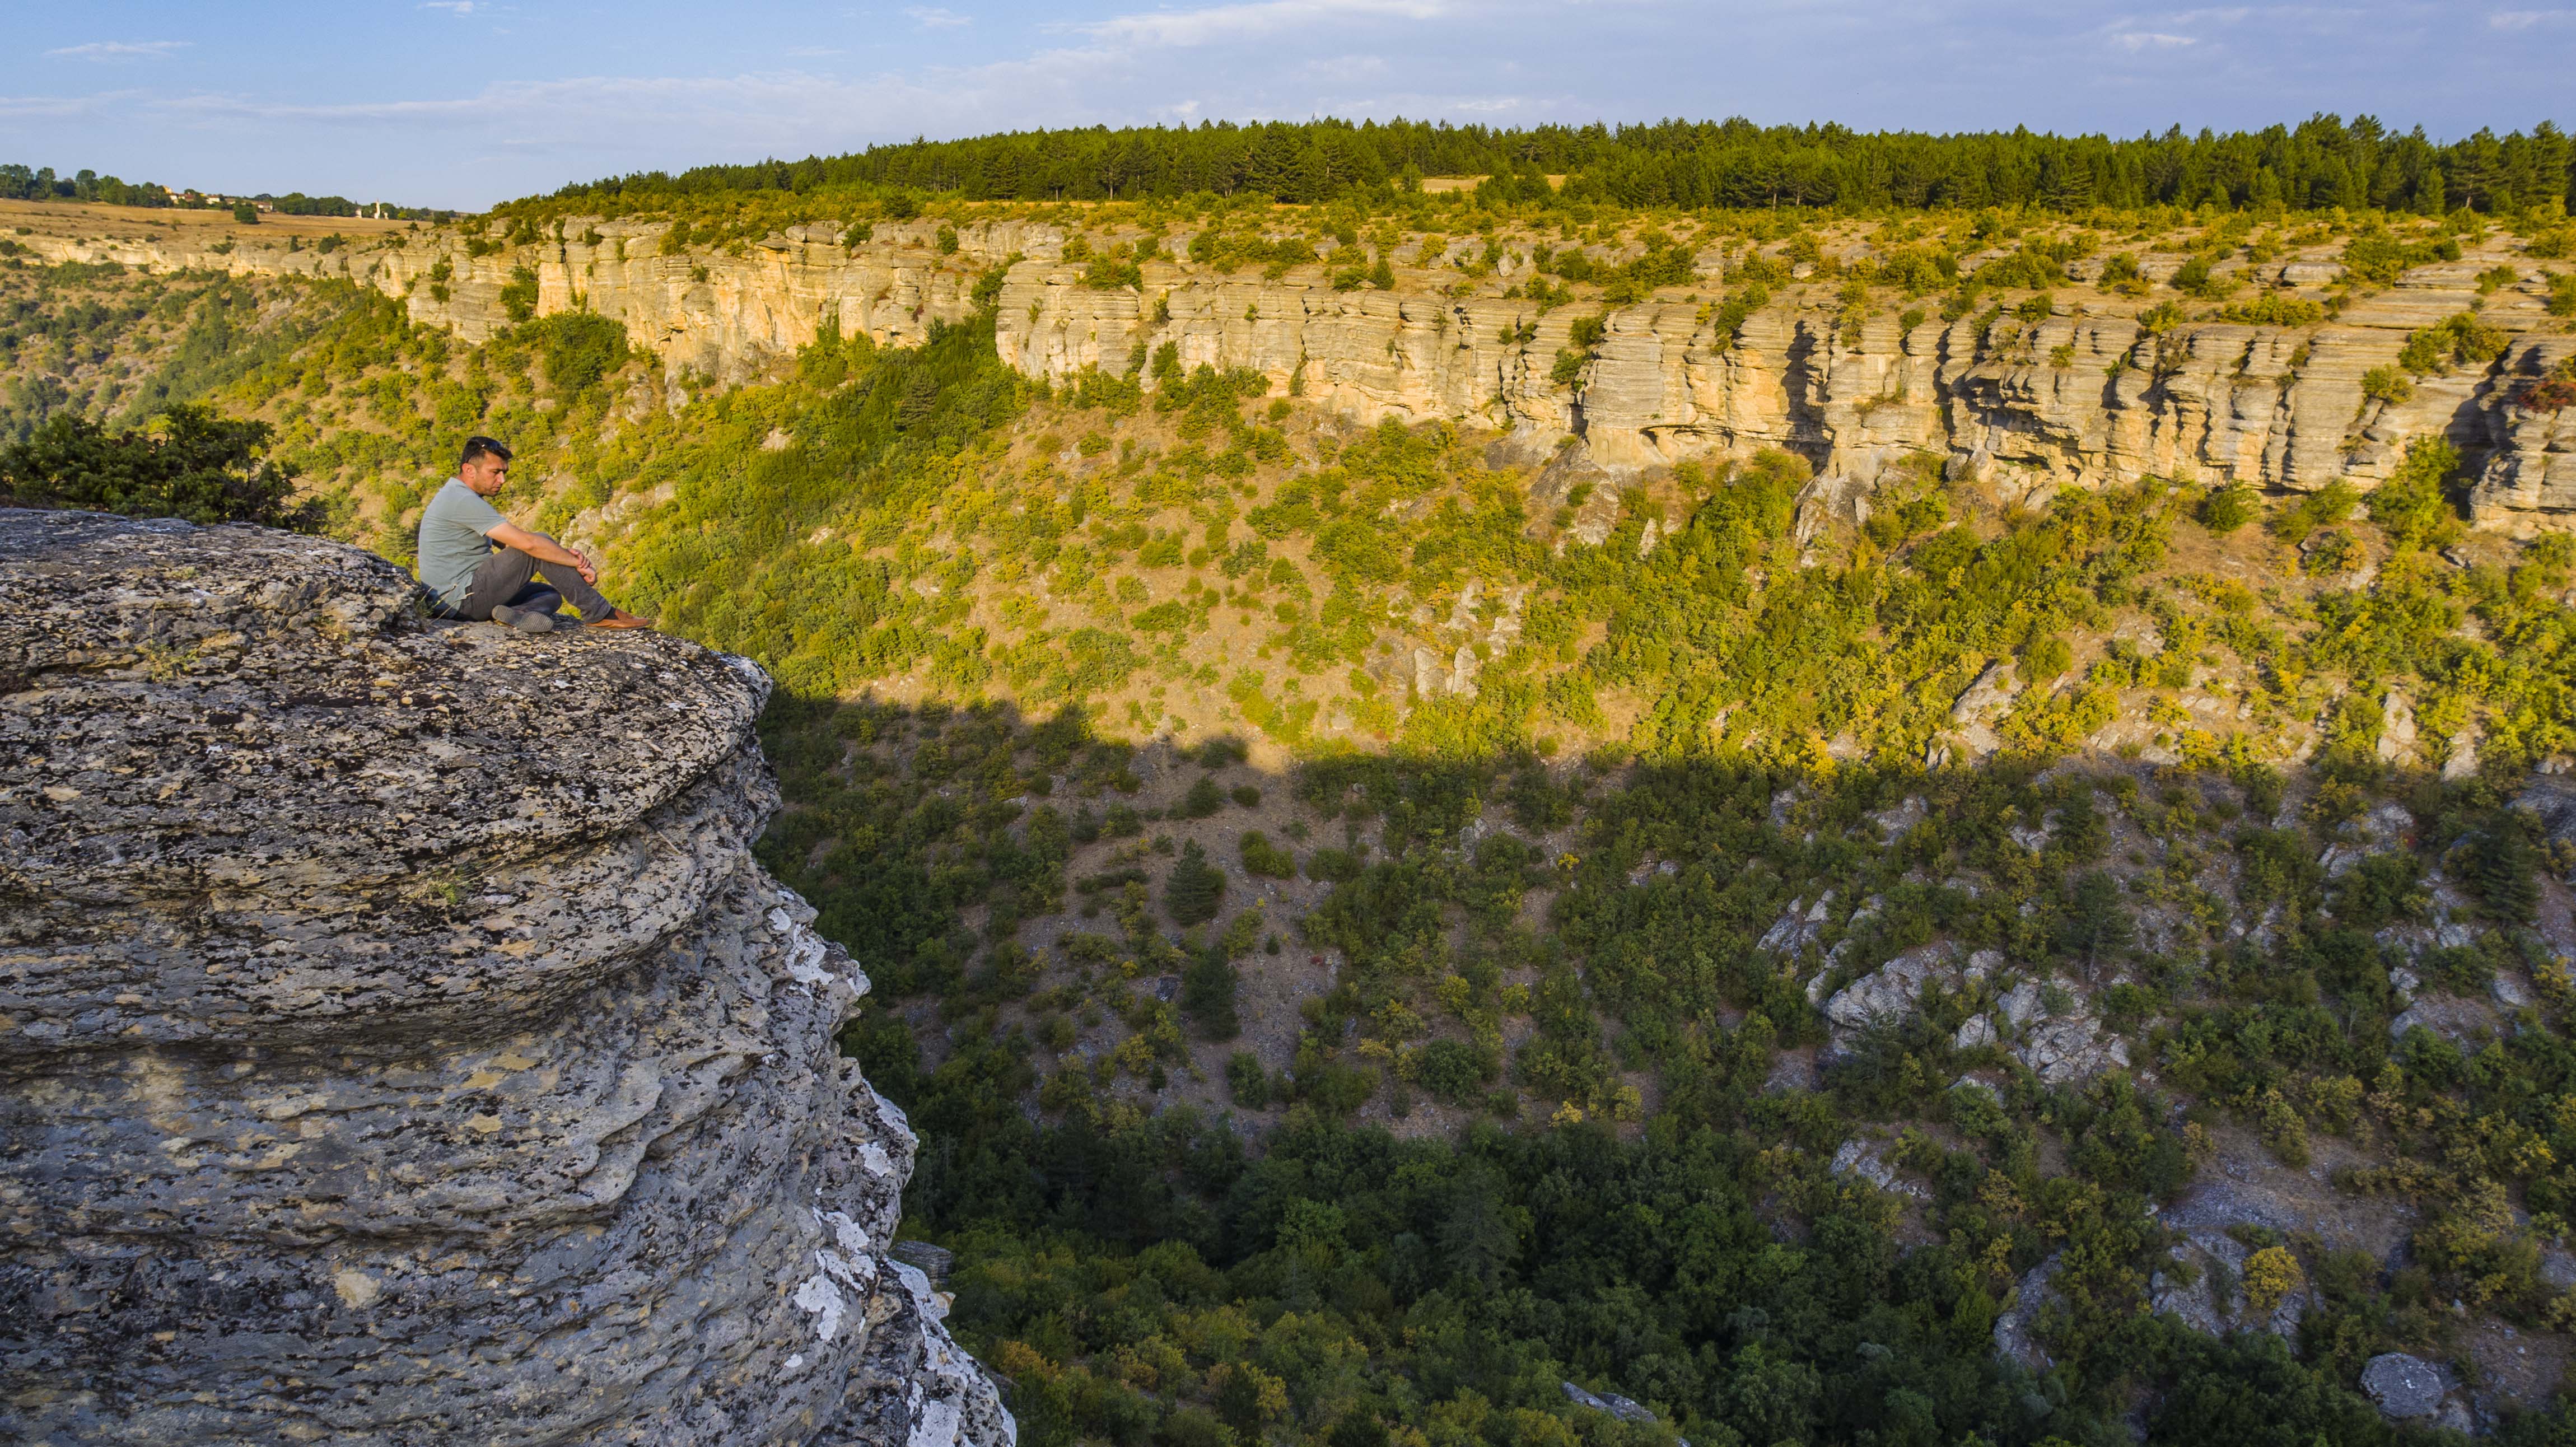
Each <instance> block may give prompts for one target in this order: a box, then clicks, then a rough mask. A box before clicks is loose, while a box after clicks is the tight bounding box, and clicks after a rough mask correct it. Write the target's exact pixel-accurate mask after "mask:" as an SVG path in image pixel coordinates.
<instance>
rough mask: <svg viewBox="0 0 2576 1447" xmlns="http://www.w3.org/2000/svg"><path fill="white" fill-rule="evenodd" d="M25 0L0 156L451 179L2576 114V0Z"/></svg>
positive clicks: (483, 200)
mask: <svg viewBox="0 0 2576 1447" xmlns="http://www.w3.org/2000/svg"><path fill="white" fill-rule="evenodd" d="M2568 5H2569V7H2576V0H2568ZM16 8H17V10H18V13H19V18H18V19H17V20H15V21H13V22H11V30H12V33H13V35H15V36H16V37H17V42H18V43H17V45H16V46H15V47H13V49H15V51H16V55H15V63H14V64H13V65H11V66H10V68H9V76H8V78H7V80H6V81H0V161H20V162H23V163H25V164H28V165H39V166H42V165H50V166H54V167H56V168H58V169H61V170H64V171H66V172H68V171H71V170H76V169H78V168H80V167H84V166H87V167H92V168H95V169H97V170H99V171H102V172H107V173H110V174H114V175H117V176H121V177H123V178H124V179H126V180H128V181H139V180H154V181H161V182H165V183H168V184H173V185H183V186H185V185H193V186H199V187H205V188H209V189H217V190H230V191H261V190H266V191H276V192H284V191H288V190H303V191H307V192H312V193H315V194H329V193H338V194H342V195H347V196H350V197H352V198H355V199H360V200H369V199H377V198H382V199H387V200H393V201H400V202H406V203H409V204H414V205H436V206H457V207H480V206H483V205H488V204H489V203H491V202H494V201H498V200H503V199H506V198H508V197H511V196H518V195H524V194H527V193H529V192H532V191H541V190H547V189H551V188H552V187H554V186H557V185H560V184H563V183H564V182H567V181H574V180H587V179H592V178H595V177H598V176H603V175H611V174H616V173H620V172H624V171H630V170H639V169H647V168H655V167H660V168H668V169H677V168H680V167H684V166H688V165H693V164H697V163H701V162H707V161H744V160H756V159H758V158H760V157H762V156H764V155H783V156H802V155H806V154H809V153H815V152H820V153H825V154H829V153H832V152H837V151H845V150H854V149H857V148H860V147H863V146H866V145H868V144H870V143H871V142H876V141H884V140H901V139H906V138H909V137H911V136H914V135H928V136H933V137H945V136H958V135H973V134H979V133H982V132H986V131H996V130H1013V129H1026V128H1031V127H1038V126H1063V125H1090V124H1094V123H1101V124H1109V125H1122V124H1152V123H1157V122H1165V123H1169V122H1180V121H1192V122H1195V121H1197V120H1200V119H1208V118H1216V119H1236V120H1250V119H1269V118H1278V117H1285V118H1292V119H1297V118H1304V117H1307V116H1310V115H1326V114H1330V115H1344V116H1352V117H1361V116H1376V117H1388V116H1394V115H1399V114H1400V115H1405V116H1409V117H1434V118H1446V119H1450V120H1456V121H1482V122H1488V123H1495V124H1532V123H1537V122H1542V121H1576V122H1580V121H1591V120H1608V121H1622V120H1654V119H1658V118H1661V117H1665V116H1687V117H1692V118H1722V117H1725V116H1729V115H1744V116H1749V117H1752V118H1753V119H1755V120H1757V121H1763V122H1766V123H1768V122H1804V121H1811V120H1819V121H1841V122H1843V123H1846V124H1849V125H1854V126H1859V127H1863V128H1882V127H1905V128H1920V129H1929V130H1962V129H1984V128H1990V127H1993V128H2008V127H2011V126H2014V125H2029V126H2031V127H2033V128H2037V129H2049V130H2058V131H2071V130H2085V131H2094V130H2100V131H2109V132H2112V133H2115V134H2134V133H2137V132H2140V131H2145V130H2162V129H2163V128H2164V127H2165V126H2167V125H2170V124H2174V123H2180V124H2182V125H2183V126H2185V127H2186V128H2193V129H2196V128H2198V127H2200V126H2203V125H2208V126H2214V127H2219V128H2222V129H2223V128H2228V127H2237V126H2245V127H2254V126H2261V125H2265V124H2269V123H2271V122H2273V121H2295V120H2298V119H2301V118H2303V117H2305V116H2307V115H2309V114H2311V113H2313V112H2316V111H2320V110H2325V111H2334V112H2338V113H2340V114H2343V115H2346V116H2351V115H2355V114H2359V113H2362V112H2369V113H2371V114H2374V115H2377V116H2378V117H2379V118H2380V119H2381V120H2383V121H2385V122H2387V123H2389V124H2391V125H2395V126H2400V127H2404V126H2412V125H2419V124H2420V125H2422V126H2424V127H2425V128H2426V129H2427V130H2428V131H2430V132H2432V133H2433V134H2434V135H2435V136H2436V137H2437V138H2443V139H2448V138H2451V137H2455V136H2459V135H2464V134H2467V133H2468V132H2470V131H2473V130H2475V129H2477V128H2478V127H2479V126H2482V125H2485V126H2493V127H2495V128H2496V129H2498V130H2506V129H2513V128H2527V127H2529V126H2530V125H2531V124H2532V123H2534V122H2535V121H2538V120H2542V119H2546V118H2553V117H2552V116H2551V112H2552V111H2553V110H2556V111H2564V112H2567V113H2566V114H2560V115H2556V116H2555V117H2554V119H2556V120H2558V121H2559V122H2560V124H2562V125H2570V126H2576V105H2570V104H2569V101H2570V100H2571V99H2576V65H2571V62H2576V8H2553V7H2552V6H2551V5H2550V3H2549V0H2500V3H2485V0H2456V3H2449V4H2428V3H2382V0H2357V3H2350V4H2340V5H2337V4H2306V5H2252V4H2249V5H2227V6H2216V7H2179V8H2170V9H2158V8H2153V7H2143V6H2114V5H2096V4H2086V3H2080V0H2060V3H2033V0H1977V3H1967V4H1935V3H1907V0H1767V3H1760V4H1739V3H1734V0H1698V3H1690V0H1245V3H1214V4H1192V3H1187V0H1176V3H1173V4H1170V5H1168V6H1165V7H1163V8H1146V5H1145V4H1143V3H1136V0H1128V3H1120V0H1060V3H1056V4H1048V5H1033V4H1020V3H1008V4H1004V3H978V0H946V3H943V4H915V3H903V4H862V5H847V4H828V3H824V4H756V3H734V4H728V3H723V0H714V3H709V0H698V3H690V4H674V3H664V0H646V3H638V4H628V5H599V4H566V5H557V4H545V3H538V0H430V3H417V0H401V3H372V0H341V3H336V4H329V5H322V4H303V3H262V4H257V5H241V4H233V5H220V6H218V5H207V4H203V3H198V4H171V3H164V4H81V3H67V4H59V5H54V6H49V7H44V8H42V9H41V10H39V9H37V8H36V7H33V6H30V5H26V4H24V3H22V4H21V5H20V6H18V7H16Z"/></svg>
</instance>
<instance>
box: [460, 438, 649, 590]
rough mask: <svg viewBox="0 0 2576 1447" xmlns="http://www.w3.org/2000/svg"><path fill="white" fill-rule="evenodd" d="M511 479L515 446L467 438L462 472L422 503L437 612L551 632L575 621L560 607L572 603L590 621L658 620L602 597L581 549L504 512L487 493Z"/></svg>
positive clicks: (596, 573) (462, 460) (588, 561)
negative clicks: (519, 522) (561, 612)
mask: <svg viewBox="0 0 2576 1447" xmlns="http://www.w3.org/2000/svg"><path fill="white" fill-rule="evenodd" d="M509 480H510V449H508V448H506V447H504V446H502V445H501V444H500V443H498V442H495V441H493V440H492V439H491V438H489V437H469V438H467V439H465V455H464V457H463V458H462V459H460V460H459V461H458V462H457V464H456V475H455V476H454V477H451V478H449V479H448V480H447V485H446V486H445V487H442V488H440V489H439V490H438V495H437V496H436V497H433V498H431V499H430V500H429V506H427V507H425V508H422V509H421V511H420V581H421V582H422V583H423V584H424V585H426V586H427V587H428V588H429V590H430V591H431V592H433V593H435V594H437V595H438V614H439V616H440V617H443V618H463V619H467V620H469V621H471V622H476V623H480V622H483V621H485V620H487V619H488V620H490V621H492V622H494V623H506V624H508V625H510V626H511V627H513V628H518V629H521V630H524V631H526V632H529V633H546V632H551V631H553V630H554V629H556V628H570V627H574V626H577V625H575V624H574V623H573V621H572V620H571V619H569V618H564V617H560V616H558V615H557V614H556V613H555V609H556V608H557V607H558V606H559V605H561V604H563V603H567V602H569V603H571V604H572V605H573V606H574V607H575V608H578V609H580V610H581V617H582V623H583V624H586V625H587V626H589V627H592V628H650V627H652V626H653V624H652V622H651V620H649V619H644V618H638V617H636V616H635V615H634V614H632V613H629V612H627V611H626V610H625V609H623V608H619V607H616V606H614V605H613V604H611V603H610V602H609V601H608V600H607V599H606V598H603V597H601V596H599V590H598V589H596V588H594V587H592V586H591V585H592V584H593V583H596V582H598V581H599V570H598V569H597V568H595V567H593V566H592V565H591V561H590V559H589V558H588V557H587V556H585V555H584V554H582V553H581V552H580V551H579V550H577V549H573V548H567V547H565V546H563V545H562V544H560V543H558V542H556V541H555V540H554V539H552V538H550V537H547V536H546V535H545V534H543V533H532V532H529V531H528V530H527V529H526V528H523V527H520V526H518V525H517V524H515V523H513V522H511V521H510V520H509V519H508V518H505V517H503V516H501V511H500V509H498V508H496V507H494V506H492V504H491V502H490V501H489V499H490V498H491V496H492V495H493V494H494V493H497V492H499V491H500V490H501V485H502V484H503V483H505V482H508V481H509Z"/></svg>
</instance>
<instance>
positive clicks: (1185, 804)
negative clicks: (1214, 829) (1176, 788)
mask: <svg viewBox="0 0 2576 1447" xmlns="http://www.w3.org/2000/svg"><path fill="white" fill-rule="evenodd" d="M1224 807H1225V790H1223V789H1221V788H1219V787H1217V782H1216V777H1215V776H1214V775H1212V774H1201V775H1199V776H1198V777H1197V778H1196V779H1193V780H1191V781H1190V787H1189V792H1188V793H1185V794H1183V795H1182V796H1181V817H1182V818H1184V819H1208V818H1213V817H1214V816H1215V815H1216V813H1217V811H1218V810H1220V809H1223V808H1224Z"/></svg>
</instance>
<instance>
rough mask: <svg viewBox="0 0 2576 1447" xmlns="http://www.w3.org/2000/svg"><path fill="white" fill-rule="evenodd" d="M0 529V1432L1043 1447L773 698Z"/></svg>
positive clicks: (203, 551)
mask: <svg viewBox="0 0 2576 1447" xmlns="http://www.w3.org/2000/svg"><path fill="white" fill-rule="evenodd" d="M411 597H412V585H411V583H410V580H409V579H408V578H407V577H406V576H405V575H404V574H402V573H401V572H400V571H399V570H397V569H396V568H394V567H393V566H391V565H390V564H387V563H385V562H383V561H382V560H380V559H377V558H374V557H372V556H370V555H367V554H365V553H361V552H358V551H356V550H354V549H351V548H347V547H342V546H339V545H337V544H332V543H327V542H322V541H318V540H314V539H307V538H298V537H292V536H288V535H284V534H278V533H271V532H266V531H262V530H258V529H252V528H243V527H227V528H212V529H202V528H194V527H190V526H187V525H185V524H179V523H171V522H135V521H129V520H124V519H113V518H104V517H99V516H95V515H88V514H76V513H29V512H0V1213H5V1219H6V1232H5V1235H0V1241H5V1243H6V1244H5V1246H0V1438H6V1439H7V1440H10V1441H21V1442H46V1443H55V1442H62V1443H69V1442H85V1443H86V1442H136V1443H142V1442H150V1443H179V1442H208V1443H213V1442H223V1443H233V1442H241V1443H250V1442H258V1443H274V1442H295V1441H330V1442H335V1443H360V1444H371V1443H383V1444H392V1443H427V1442H459V1443H463V1442H472V1443H478V1444H481V1443H525V1444H537V1443H575V1442H578V1443H607V1442H624V1443H673V1444H678V1443H687V1444H693V1447H708V1444H752V1443H762V1444H768V1443H868V1444H876V1447H1008V1444H1009V1443H1010V1442H1011V1441H1012V1439H1013V1429H1012V1426H1011V1422H1010V1419H1009V1418H1008V1416H1007V1415H1006V1414H1005V1413H1004V1412H1003V1410H1002V1408H1001V1405H1000V1402H999V1399H998V1397H997V1396H996V1394H995V1391H994V1388H993V1386H992V1385H991V1383H990V1382H989V1381H988V1380H987V1379H986V1378H985V1377H984V1376H983V1374H982V1373H981V1372H980V1371H979V1370H978V1369H977V1368H976V1366H975V1365H974V1364H973V1363H972V1362H971V1361H970V1360H968V1359H967V1358H965V1357H964V1356H963V1354H962V1353H960V1352H959V1351H958V1349H957V1348H956V1347H955V1345H954V1344H953V1343H952V1342H951V1341H950V1340H949V1339H948V1336H947V1334H946V1331H945V1330H944V1328H942V1326H941V1325H940V1322H939V1318H940V1316H941V1314H942V1310H943V1308H942V1307H941V1305H940V1300H939V1298H937V1297H936V1296H935V1295H934V1294H933V1293H932V1292H931V1289H930V1286H929V1283H928V1282H927V1280H926V1279H925V1278H924V1277H923V1276H922V1274H921V1273H920V1272H919V1271H918V1270H917V1269H915V1268H913V1267H911V1266H907V1265H904V1264H902V1263H900V1262H897V1261H895V1260H893V1259H891V1258H890V1257H889V1256H888V1255H887V1254H886V1253H887V1250H888V1248H889V1247H890V1246H891V1244H892V1238H893V1233H894V1230H895V1226H896V1220H897V1216H898V1213H899V1210H900V1198H901V1192H902V1187H903V1183H904V1180H905V1178H906V1176H907V1175H908V1173H909V1170H910V1164H911V1156H912V1150H913V1137H912V1135H911V1132H910V1131H909V1129H908V1128H907V1127H906V1124H905V1122H904V1119H903V1116H902V1114H901V1113H900V1112H899V1111H897V1110H896V1109H895V1108H894V1107H893V1106H891V1105H889V1104H888V1103H886V1102H885V1101H884V1100H882V1099H881V1098H879V1097H878V1096H877V1095H876V1093H875V1092H874V1091H873V1090H871V1089H870V1088H869V1086H868V1084H867V1082H866V1081H865V1080H864V1079H862V1078H861V1077H860V1074H859V1072H858V1070H857V1068H856V1067H855V1066H854V1065H853V1064H852V1063H850V1062H848V1061H845V1060H843V1059H841V1058H840V1056H839V1055H838V1053H837V1051H836V1050H835V1049H834V1046H833V1034H834V1031H835V1029H836V1028H837V1027H838V1025H839V1024H840V1023H841V1022H842V1020H843V1019H844V1018H845V1017H846V1016H847V1015H848V1014H849V1013H850V1011H851V1009H852V1007H853V1004H854V1002H855V1001H856V999H857V998H858V996H859V994H860V993H861V992H862V991H864V990H865V989H866V987H867V982H866V980H865V978H864V977H863V976H862V975H861V974H860V973H859V972H858V971H857V970H856V969H854V968H853V967H852V965H851V963H850V961H849V960H848V959H847V958H846V957H845V956H844V955H843V954H842V952H841V951H840V950H839V949H838V948H837V947H835V946H832V945H830V944H828V943H826V942H825V941H823V940H822V939H820V938H818V937H817V936H816V935H815V934H814V933H813V932H812V930H811V929H810V927H809V925H810V920H811V917H812V912H811V911H810V910H809V909H808V908H807V907H806V906H805V905H804V904H803V903H802V902H801V901H799V900H798V899H797V898H796V897H795V896H794V895H792V894H790V893H789V892H788V891H786V890H785V889H784V888H782V887H781V886H780V885H779V884H778V883H777V882H776V881H775V880H773V879H771V878H770V877H769V876H768V875H767V873H766V872H764V871H763V870H762V869H761V868H760V867H759V866H758V865H757V864H756V863H754V862H753V860H752V859H751V857H750V855H749V853H748V848H749V845H750V843H751V841H752V839H753V837H754V835H755V834H756V832H757V831H758V829H759V827H760V825H761V823H762V820H763V818H764V817H765V816H766V815H767V814H768V813H769V812H770V810H771V809H772V808H774V807H775V804H776V795H775V788H774V785H773V784H772V782H771V780H770V778H769V775H768V772H767V770H766V768H765V767H764V765H763V762H762V760H761V758H760V754H759V749H758V746H757V744H756V742H755V741H754V738H753V735H752V720H753V717H754V715H755V714H756V713H757V711H758V709H759V707H760V705H761V703H762V701H763V699H764V697H765V695H766V692H767V683H766V680H765V679H764V678H763V677H762V676H761V675H760V674H759V673H758V671H757V670H756V669H754V668H752V667H751V666H750V665H748V664H746V663H743V662H742V661H740V660H737V659H729V658H725V657H721V656H719V655H716V654H713V653H709V652H707V651H706V650H704V649H701V648H698V647H696V646H694V645H691V644H687V643H683V642H681V641H679V640H676V639H672V638H667V637H661V636H657V635H649V634H646V635H617V636H614V637H607V636H600V635H591V634H581V635H575V636H572V637H557V638H527V637H524V636H521V635H516V634H511V633H509V632H507V631H506V630H501V629H497V628H493V627H490V626H487V625H468V624H453V625H442V624H430V623H424V622H422V621H420V620H419V619H418V618H417V617H416V616H415V614H414V611H413V608H412V605H411Z"/></svg>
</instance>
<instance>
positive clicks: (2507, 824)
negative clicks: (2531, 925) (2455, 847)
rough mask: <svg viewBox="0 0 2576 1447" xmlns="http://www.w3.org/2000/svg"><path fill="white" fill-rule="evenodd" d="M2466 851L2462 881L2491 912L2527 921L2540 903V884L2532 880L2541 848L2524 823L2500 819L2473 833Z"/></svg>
mask: <svg viewBox="0 0 2576 1447" xmlns="http://www.w3.org/2000/svg"><path fill="white" fill-rule="evenodd" d="M2462 854H2463V855H2464V856H2465V857H2464V858H2463V859H2462V860H2461V868H2460V882H2461V883H2463V884H2466V885H2467V886H2468V887H2469V892H2470V893H2472V894H2475V895H2476V896H2477V897H2478V901H2479V902H2480V903H2481V904H2484V905H2485V906H2486V908H2487V913H2488V914H2490V915H2492V916H2494V917H2495V918H2496V919H2499V920H2502V921H2504V922H2506V923H2508V924H2523V923H2527V922H2528V921H2529V920H2530V919H2531V915H2532V911H2533V910H2535V909H2537V908H2538V907H2539V905H2540V886H2539V885H2538V884H2536V883H2534V882H2533V880H2532V874H2533V872H2534V871H2536V870H2537V869H2539V867H2540V851H2539V850H2537V849H2534V848H2532V847H2531V840H2530V839H2529V838H2527V837H2526V836H2525V835H2524V833H2523V831H2522V827H2521V826H2520V825H2519V824H2517V823H2516V822H2515V821H2514V820H2513V819H2512V818H2510V817H2507V818H2503V819H2499V820H2497V821H2496V822H2495V823H2494V824H2493V825H2491V826H2489V827H2488V828H2487V829H2485V830H2483V831H2481V832H2480V833H2478V834H2477V835H2476V836H2474V837H2472V838H2471V839H2470V840H2469V847H2468V848H2467V849H2465V850H2463V851H2462Z"/></svg>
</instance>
